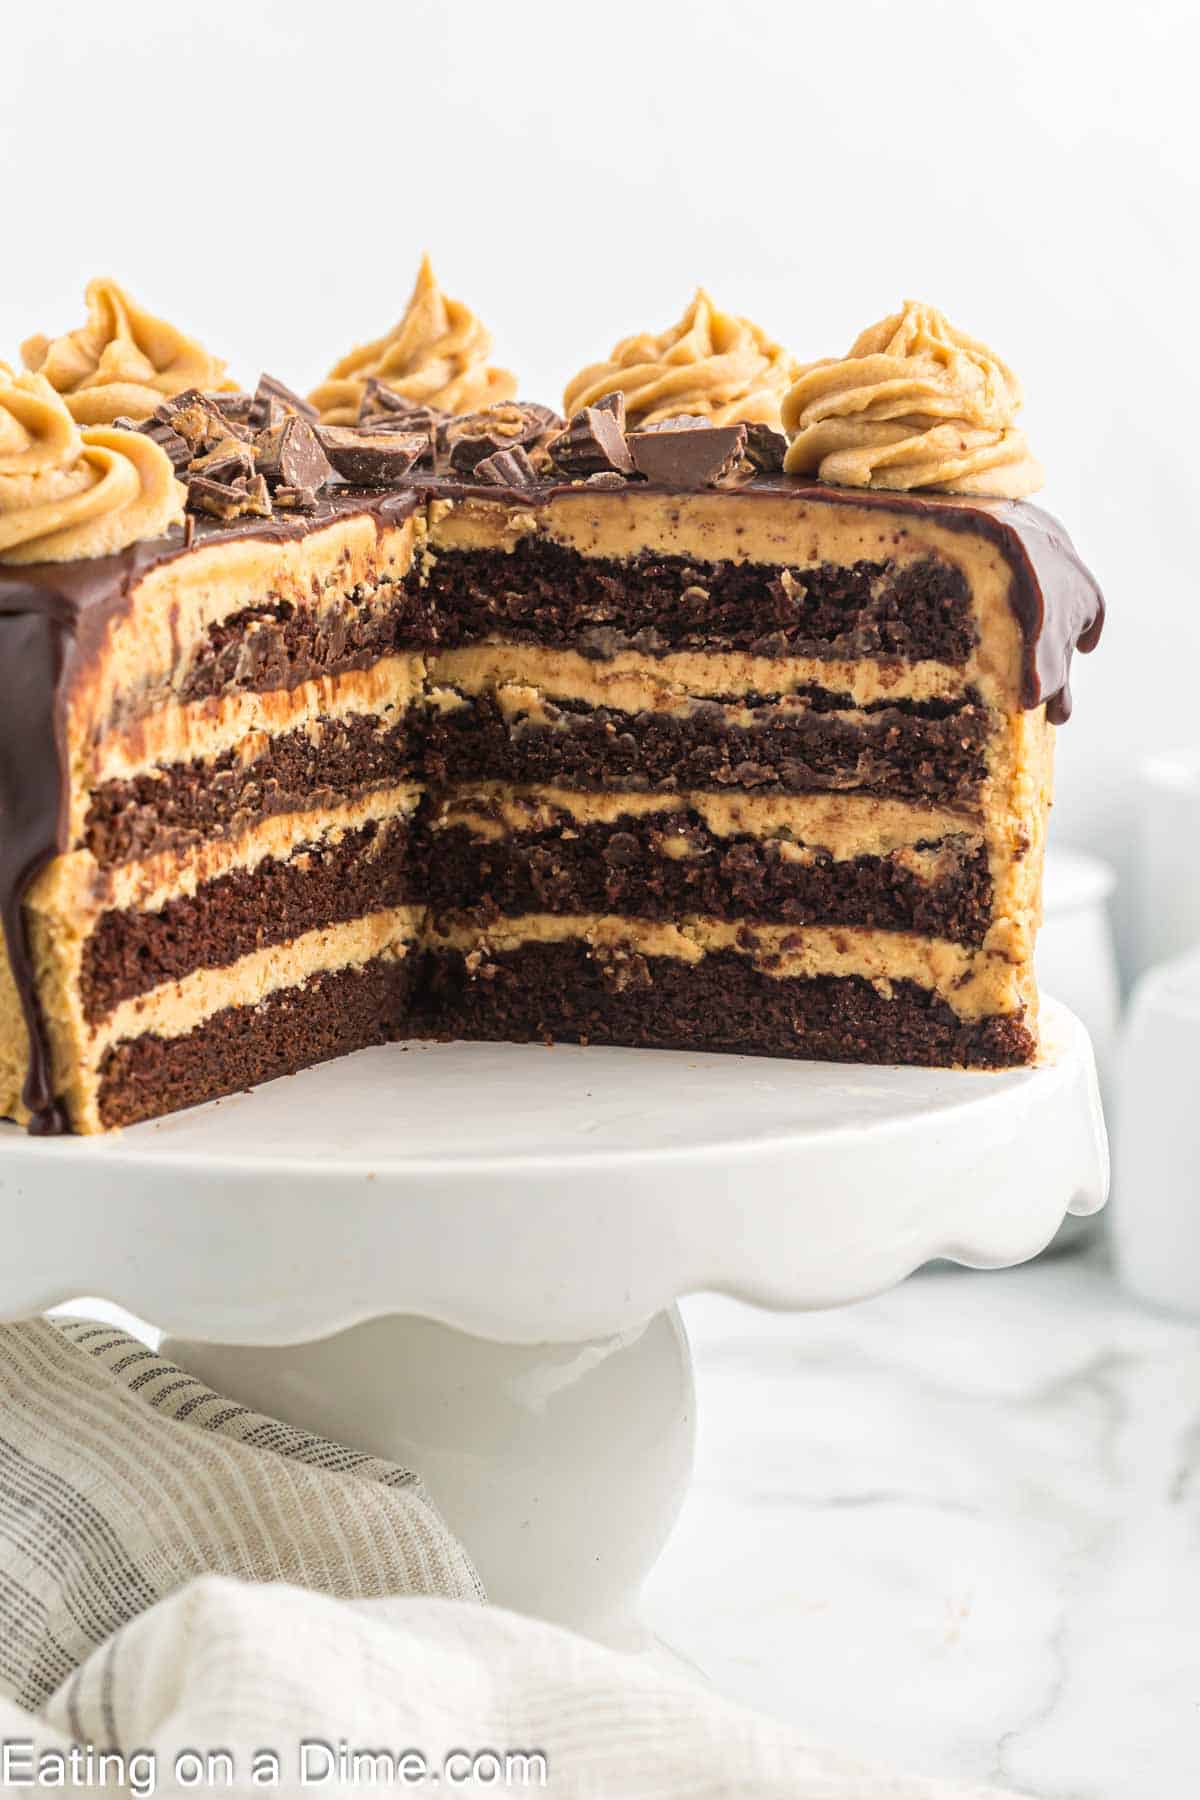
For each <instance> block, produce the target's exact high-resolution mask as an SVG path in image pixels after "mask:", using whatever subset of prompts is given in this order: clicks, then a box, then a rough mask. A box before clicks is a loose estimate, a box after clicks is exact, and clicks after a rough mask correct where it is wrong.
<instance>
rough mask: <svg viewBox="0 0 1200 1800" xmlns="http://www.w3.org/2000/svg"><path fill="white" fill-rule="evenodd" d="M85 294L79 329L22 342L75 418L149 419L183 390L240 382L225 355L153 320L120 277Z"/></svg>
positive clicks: (103, 421) (213, 389)
mask: <svg viewBox="0 0 1200 1800" xmlns="http://www.w3.org/2000/svg"><path fill="white" fill-rule="evenodd" d="M85 298H86V300H87V310H88V316H87V322H86V324H84V325H81V326H79V328H78V330H76V331H68V332H67V333H66V334H65V335H64V336H62V337H57V338H48V337H44V336H42V335H40V334H39V335H38V336H35V337H31V338H27V339H26V340H25V342H24V343H23V344H22V345H21V355H22V357H23V358H24V361H25V366H26V368H28V369H31V370H32V371H33V372H34V373H36V374H39V375H44V376H45V378H46V380H47V381H48V382H49V383H50V385H51V387H53V388H54V389H55V390H56V391H57V392H58V393H60V394H61V395H62V397H63V399H64V400H65V401H66V404H67V409H68V411H69V412H70V414H71V416H72V418H74V419H75V420H76V422H77V423H78V424H80V425H111V424H112V422H113V420H114V419H120V418H128V419H148V418H149V416H150V414H151V413H152V412H153V411H154V409H155V407H157V406H159V405H160V404H161V402H162V401H163V400H164V399H165V398H167V397H168V396H170V395H172V394H182V393H183V392H184V390H185V389H186V388H193V387H194V388H200V389H201V390H202V391H203V392H205V393H219V392H227V391H229V390H230V389H232V388H235V387H236V386H237V383H236V382H234V381H231V380H230V379H229V377H228V375H227V374H226V368H225V364H224V363H223V362H222V360H221V358H220V357H218V356H213V355H212V353H211V352H210V351H208V350H206V349H205V348H204V346H203V344H198V343H197V342H196V340H195V338H190V337H186V336H185V335H184V333H183V332H182V331H178V330H176V328H175V326H174V325H169V324H168V323H167V322H166V320H165V319H156V318H155V317H154V315H153V313H149V312H147V311H146V309H145V307H142V306H139V305H138V304H137V302H136V301H135V300H132V299H131V298H130V296H129V295H128V294H127V293H126V292H125V290H124V289H123V288H120V287H118V286H117V283H116V282H115V281H111V280H109V279H107V278H106V277H102V278H100V279H98V280H96V281H89V282H88V285H87V288H86V290H85Z"/></svg>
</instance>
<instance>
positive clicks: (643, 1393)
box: [163, 1306, 695, 1649]
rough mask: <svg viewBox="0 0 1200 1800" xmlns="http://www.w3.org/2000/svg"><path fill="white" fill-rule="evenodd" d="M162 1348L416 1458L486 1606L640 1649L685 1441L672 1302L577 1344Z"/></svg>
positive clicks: (350, 1437) (393, 1337)
mask: <svg viewBox="0 0 1200 1800" xmlns="http://www.w3.org/2000/svg"><path fill="white" fill-rule="evenodd" d="M163 1354H164V1355H165V1356H168V1357H170V1358H171V1360H172V1361H174V1362H177V1363H178V1364H179V1365H180V1367H181V1368H183V1369H186V1370H187V1371H188V1372H189V1373H190V1374H193V1375H196V1376H198V1377H199V1378H200V1380H202V1381H204V1382H206V1383H207V1384H208V1385H209V1386H210V1387H212V1388H215V1389H216V1390H217V1392H218V1393H221V1394H228V1395H229V1396H230V1397H231V1398H232V1399H235V1400H238V1401H240V1402H241V1403H242V1404H243V1405H245V1406H250V1407H253V1408H254V1410H255V1411H257V1412H262V1413H266V1414H267V1415H268V1416H270V1417H272V1418H282V1419H286V1420H287V1421H288V1422H289V1423H290V1424H293V1425H297V1426H301V1427H303V1428H305V1429H306V1430H309V1431H314V1432H318V1433H320V1434H321V1435H322V1436H323V1437H328V1438H333V1439H335V1440H337V1441H338V1442H340V1443H347V1444H351V1445H353V1446H354V1447H355V1448H356V1449H360V1450H366V1451H369V1452H370V1453H371V1454H372V1455H375V1456H381V1457H386V1458H387V1459H388V1460H389V1461H391V1462H395V1463H399V1464H401V1465H403V1466H404V1467H406V1468H411V1469H417V1470H419V1471H420V1473H421V1475H422V1477H423V1479H424V1481H425V1484H426V1486H427V1487H428V1489H429V1492H430V1493H431V1494H432V1495H433V1496H434V1497H435V1499H436V1503H437V1506H438V1509H439V1511H440V1512H441V1514H442V1516H443V1518H444V1519H445V1521H446V1523H447V1524H448V1525H449V1527H450V1529H451V1530H452V1531H453V1532H454V1533H455V1534H456V1535H457V1536H458V1537H459V1538H461V1540H462V1541H463V1543H465V1544H467V1545H468V1546H469V1547H470V1551H471V1555H472V1557H473V1559H474V1562H475V1565H476V1567H477V1568H478V1570H479V1573H480V1575H481V1576H482V1578H483V1584H484V1587H485V1588H486V1590H487V1594H488V1598H489V1599H490V1600H492V1601H493V1602H494V1603H495V1604H496V1605H498V1606H507V1607H512V1608H514V1609H515V1610H517V1611H520V1612H526V1613H533V1614H536V1615H537V1616H538V1617H540V1618H544V1619H549V1620H551V1621H552V1622H553V1623H554V1624H557V1625H565V1626H569V1627H570V1628H571V1629H573V1630H576V1631H581V1632H584V1633H586V1634H587V1635H588V1636H590V1637H594V1638H598V1639H600V1640H602V1641H603V1642H605V1643H607V1644H610V1645H612V1646H613V1647H615V1648H622V1649H644V1648H646V1647H648V1645H649V1642H650V1640H649V1638H648V1634H647V1633H646V1632H645V1631H644V1629H643V1628H642V1627H641V1625H640V1624H639V1623H638V1605H639V1599H640V1594H641V1589H642V1584H643V1582H644V1581H645V1578H646V1576H647V1575H648V1574H649V1572H650V1570H651V1568H652V1567H653V1566H654V1563H655V1562H656V1561H657V1560H658V1556H659V1553H660V1552H661V1550H662V1549H663V1546H664V1545H665V1543H666V1541H667V1538H668V1536H669V1534H670V1531H671V1527H672V1526H673V1525H674V1523H675V1519H676V1517H677V1516H678V1513H679V1509H680V1507H681V1506H682V1504H683V1498H684V1494H685V1493H686V1491H687V1484H688V1478H689V1475H690V1472H691V1466H692V1448H693V1440H694V1436H695V1392H694V1388H693V1385H692V1366H691V1356H690V1354H689V1351H688V1344H687V1338H686V1336H685V1334H684V1330H683V1322H682V1320H681V1319H680V1316H679V1309H678V1307H674V1306H673V1307H671V1308H670V1310H669V1311H666V1312H660V1313H658V1314H656V1315H655V1316H654V1318H652V1319H651V1320H650V1321H649V1323H648V1324H646V1325H643V1326H640V1327H635V1328H633V1329H631V1330H629V1331H625V1332H621V1333H618V1334H617V1335H616V1336H614V1337H608V1338H592V1339H589V1340H587V1341H585V1342H583V1343H576V1344H530V1345H525V1344H498V1343H493V1342H489V1341H488V1340H487V1339H485V1338H477V1337H471V1336H469V1335H468V1334H467V1333H466V1332H462V1331H453V1330H451V1329H450V1328H449V1327H447V1326H445V1325H438V1324H435V1323H434V1322H433V1321H432V1320H429V1319H418V1318H386V1319H373V1320H371V1321H370V1322H369V1323H368V1324H365V1325H356V1326H354V1327H353V1328H352V1329H351V1330H349V1331H342V1332H339V1333H338V1334H337V1335H336V1336H335V1337H331V1338H326V1339H324V1340H323V1341H322V1342H320V1343H314V1344H297V1345H292V1346H288V1347H285V1348H269V1347H263V1348H254V1347H247V1346H244V1345H232V1344H203V1343H195V1342H181V1341H178V1340H175V1339H168V1340H167V1341H166V1342H165V1343H164V1345H163Z"/></svg>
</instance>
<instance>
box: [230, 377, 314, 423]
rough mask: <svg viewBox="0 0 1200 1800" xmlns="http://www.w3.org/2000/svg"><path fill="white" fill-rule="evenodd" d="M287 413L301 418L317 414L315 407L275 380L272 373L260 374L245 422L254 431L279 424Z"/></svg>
mask: <svg viewBox="0 0 1200 1800" xmlns="http://www.w3.org/2000/svg"><path fill="white" fill-rule="evenodd" d="M289 413H298V414H299V416H300V417H301V418H302V419H315V418H316V417H317V416H318V415H317V409H316V407H315V406H311V405H310V404H309V402H308V401H307V400H302V399H301V398H300V395H299V394H297V393H295V392H293V390H292V389H291V388H290V387H288V386H287V385H286V383H285V382H282V381H277V380H276V379H275V377H274V375H260V376H259V378H258V386H257V387H256V388H255V390H254V398H253V400H252V401H251V402H250V411H249V414H248V415H247V423H248V424H250V425H252V426H253V427H254V429H255V430H256V431H262V430H263V429H264V428H265V427H266V426H268V425H279V424H281V423H282V421H283V420H284V419H285V418H286V417H287V415H288V414H289Z"/></svg>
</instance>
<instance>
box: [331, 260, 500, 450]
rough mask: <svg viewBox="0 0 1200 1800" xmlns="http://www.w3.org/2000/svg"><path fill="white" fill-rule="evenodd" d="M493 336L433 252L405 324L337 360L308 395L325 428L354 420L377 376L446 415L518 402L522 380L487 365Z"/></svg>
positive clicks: (408, 397)
mask: <svg viewBox="0 0 1200 1800" xmlns="http://www.w3.org/2000/svg"><path fill="white" fill-rule="evenodd" d="M491 348H492V334H491V332H490V331H489V330H488V329H487V327H486V326H485V325H484V324H483V322H482V320H481V319H479V318H478V317H477V315H476V314H475V313H473V312H472V311H471V309H470V307H469V306H465V305H464V304H463V302H462V301H461V300H451V299H448V298H447V296H446V295H445V294H444V293H443V292H442V289H441V286H440V284H439V282H438V279H437V276H436V275H435V274H434V272H433V267H432V264H431V263H430V261H429V258H428V256H423V257H422V258H421V267H420V269H419V270H418V271H417V281H416V286H415V287H414V288H413V291H412V298H411V299H410V300H409V303H408V306H407V308H406V310H405V313H404V317H403V318H402V319H401V320H400V323H399V324H398V325H396V326H394V327H393V328H392V330H391V331H389V332H387V333H386V334H385V335H384V336H383V337H380V338H376V339H375V340H374V342H373V343H370V344H361V345H360V346H359V348H358V349H357V350H351V351H350V353H349V355H347V356H343V357H342V359H341V361H340V362H337V363H335V364H334V365H333V368H332V369H331V370H330V371H329V374H328V377H327V378H326V379H325V380H324V381H323V382H322V383H321V384H320V386H319V387H316V388H314V389H313V391H312V393H311V394H310V395H309V399H310V400H311V402H312V404H313V405H314V406H315V407H316V408H317V411H318V412H319V413H320V415H321V420H322V423H323V424H326V425H353V424H354V423H355V422H356V421H357V419H358V414H359V407H360V405H361V402H362V397H363V394H364V392H365V390H366V385H367V381H368V380H369V379H370V378H371V377H372V376H373V377H374V378H375V379H376V380H377V381H382V382H383V383H384V384H385V386H387V387H389V388H391V390H392V392H393V393H395V394H399V395H400V397H401V398H402V399H404V400H411V401H413V402H414V403H416V404H418V405H421V406H434V407H437V408H439V409H440V410H441V411H442V412H449V413H469V412H479V411H481V410H482V409H483V408H484V407H485V406H493V405H495V404H496V403H497V402H498V401H502V400H511V399H512V398H513V397H514V395H515V394H516V391H517V378H516V376H515V375H513V374H511V373H510V371H509V370H508V369H497V368H493V367H492V366H491V364H489V362H488V356H489V354H490V352H491Z"/></svg>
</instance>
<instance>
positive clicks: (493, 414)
mask: <svg viewBox="0 0 1200 1800" xmlns="http://www.w3.org/2000/svg"><path fill="white" fill-rule="evenodd" d="M562 425H563V421H562V420H561V418H560V417H559V415H558V414H557V413H556V412H553V411H552V410H551V408H550V407H548V406H540V405H538V403H537V402H536V401H533V400H529V401H517V400H506V401H503V402H502V403H501V404H499V405H497V406H485V407H484V408H483V410H482V411H481V412H474V413H462V414H461V415H460V416H459V417H458V418H454V419H447V420H446V421H445V423H444V424H442V425H441V426H440V427H439V429H438V449H439V451H440V452H441V453H442V455H443V456H444V457H445V458H446V460H447V461H448V463H449V465H450V467H451V468H452V469H453V470H454V471H455V473H456V474H459V475H469V474H470V473H471V471H472V469H474V468H475V466H476V464H477V463H481V462H483V460H484V458H485V457H489V456H494V455H495V453H496V452H497V451H498V450H514V449H517V448H518V447H519V448H520V449H522V450H529V449H532V447H533V446H534V445H535V444H540V443H543V442H544V441H545V440H546V439H547V438H548V437H550V436H551V435H552V434H553V433H555V432H559V431H561V430H562Z"/></svg>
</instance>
